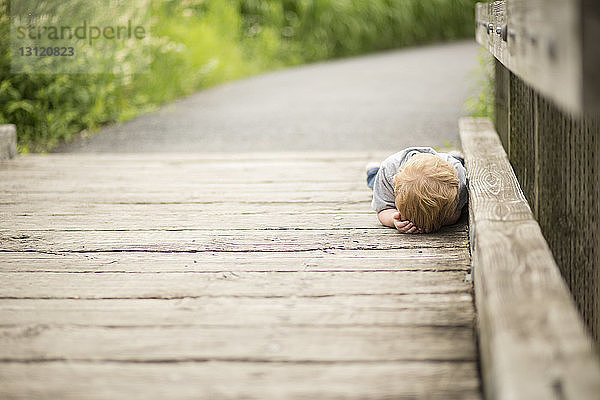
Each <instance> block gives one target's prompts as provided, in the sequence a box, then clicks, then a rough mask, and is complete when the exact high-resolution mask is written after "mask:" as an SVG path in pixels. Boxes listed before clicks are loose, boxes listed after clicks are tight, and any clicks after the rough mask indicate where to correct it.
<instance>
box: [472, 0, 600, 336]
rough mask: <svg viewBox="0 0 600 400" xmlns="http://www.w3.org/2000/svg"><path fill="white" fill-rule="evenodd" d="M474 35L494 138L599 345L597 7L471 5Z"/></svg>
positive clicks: (552, 1) (511, 2) (527, 2)
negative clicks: (488, 76)
mask: <svg viewBox="0 0 600 400" xmlns="http://www.w3.org/2000/svg"><path fill="white" fill-rule="evenodd" d="M476 36H477V40H478V42H479V43H480V44H481V45H483V46H485V47H486V48H487V49H489V51H490V52H491V53H492V54H493V55H494V56H495V58H496V61H495V62H496V80H495V81H496V108H495V109H496V115H495V127H496V130H497V131H498V134H499V136H500V139H501V141H502V144H503V147H504V149H505V150H506V153H507V154H508V158H509V160H510V162H511V164H512V167H513V168H514V171H515V174H516V177H517V178H518V181H519V183H520V185H521V187H522V189H523V192H524V194H525V196H526V198H527V200H528V201H529V205H530V206H531V209H532V212H533V215H534V217H535V218H536V220H537V221H538V222H539V224H540V227H541V230H542V232H543V234H544V237H545V238H546V240H547V241H548V244H549V246H550V248H551V249H552V253H553V255H554V257H555V259H556V261H557V264H558V266H559V268H560V271H561V273H562V276H563V278H564V279H565V280H566V282H567V284H568V286H569V289H570V290H571V293H572V295H573V298H574V299H575V302H576V304H577V306H578V308H579V311H580V312H581V314H582V315H583V318H584V320H585V322H586V324H587V327H588V329H589V331H590V332H591V334H592V335H593V336H594V338H595V339H596V341H597V343H599V344H600V230H599V227H598V226H599V225H600V206H599V204H600V201H599V200H598V199H599V198H600V196H599V194H600V193H599V192H600V184H599V180H600V179H599V178H598V177H599V176H600V46H598V42H597V41H598V39H599V38H600V2H598V1H590V0H543V1H542V0H507V1H496V2H493V3H479V4H478V5H477V28H476Z"/></svg>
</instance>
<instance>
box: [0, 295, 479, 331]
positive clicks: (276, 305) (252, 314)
mask: <svg viewBox="0 0 600 400" xmlns="http://www.w3.org/2000/svg"><path fill="white" fill-rule="evenodd" d="M472 301H473V298H472V296H471V294H470V293H446V294H443V293H436V294H430V295H427V294H423V293H419V294H405V295H397V296H393V295H386V296H360V297H357V296H333V297H293V296H292V297H271V298H264V297H235V298H232V297H203V298H184V299H175V300H162V299H129V300H110V299H109V300H82V299H43V300H39V299H3V300H0V321H1V324H0V326H4V327H19V326H21V327H23V326H35V325H47V326H52V327H54V326H63V327H67V326H80V327H85V326H97V327H105V328H109V327H123V328H126V327H135V326H137V327H143V326H146V327H152V326H180V327H185V326H198V327H202V326H204V327H211V326H212V327H235V326H238V327H245V328H247V329H250V328H253V327H266V326H270V325H278V326H288V327H291V326H320V327H338V328H340V329H343V328H344V327H346V326H363V327H366V326H372V327H373V328H374V329H376V328H377V327H378V326H415V325H416V326H466V327H468V326H472V324H473V304H472ZM224 316H227V318H224Z"/></svg>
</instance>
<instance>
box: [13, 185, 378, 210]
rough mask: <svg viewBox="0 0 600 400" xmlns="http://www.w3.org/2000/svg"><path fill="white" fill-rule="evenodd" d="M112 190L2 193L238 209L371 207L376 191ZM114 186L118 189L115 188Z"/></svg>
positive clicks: (21, 198) (27, 199) (29, 198)
mask: <svg viewBox="0 0 600 400" xmlns="http://www.w3.org/2000/svg"><path fill="white" fill-rule="evenodd" d="M107 189H108V190H111V191H109V192H94V191H89V192H88V191H85V188H82V190H83V191H82V192H79V193H69V194H62V193H27V194H23V193H21V192H19V191H15V192H13V193H9V194H3V195H2V201H3V203H9V204H10V203H31V202H45V203H50V202H66V201H70V202H78V203H162V204H165V203H178V204H181V203H197V204H199V205H202V204H207V203H208V204H210V203H223V202H227V203H229V204H231V205H232V208H233V206H238V209H239V208H241V207H243V205H244V204H248V203H249V204H268V203H335V204H340V203H359V202H360V203H362V204H364V205H365V209H369V208H370V202H371V199H372V194H371V193H370V192H368V191H366V190H364V191H363V190H361V191H348V192H318V191H316V192H295V193H294V192H290V193H276V192H274V193H268V192H258V193H243V192H241V193H240V192H236V193H231V192H224V193H219V192H213V193H204V192H203V191H202V190H200V189H198V190H195V191H189V192H187V191H182V192H178V191H177V190H173V191H169V192H157V193H154V192H149V191H141V192H138V191H131V190H123V191H119V190H120V188H110V187H107ZM113 190H114V191H113Z"/></svg>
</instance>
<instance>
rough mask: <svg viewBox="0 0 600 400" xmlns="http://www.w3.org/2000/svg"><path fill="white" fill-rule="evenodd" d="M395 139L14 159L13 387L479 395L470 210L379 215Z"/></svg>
mask: <svg viewBox="0 0 600 400" xmlns="http://www.w3.org/2000/svg"><path fill="white" fill-rule="evenodd" d="M384 155H385V154H373V153H367V152H362V153H293V154H290V153H277V154H237V155H236V154H226V155H220V154H203V155H198V154H196V155H181V154H179V155H174V154H172V155H166V154H164V155H154V154H148V155H110V154H107V155H93V156H91V155H51V156H29V157H21V158H18V159H17V160H15V161H13V162H10V163H3V164H0V182H1V183H0V190H1V192H2V204H0V212H1V213H2V220H1V221H0V241H1V248H2V251H1V252H0V274H1V276H2V282H3V285H2V286H1V289H0V297H1V300H0V320H1V321H2V327H1V328H0V329H1V330H2V335H0V343H1V346H0V358H1V364H0V397H2V398H61V399H88V398H89V399H91V398H94V399H113V398H145V399H146V398H194V399H198V398H211V399H219V398H239V397H244V398H254V399H281V398H319V399H326V398H342V397H343V398H356V399H364V398H383V397H385V398H428V399H429V398H431V399H433V398H438V399H450V398H473V399H477V398H479V397H480V389H479V385H480V383H479V377H478V373H477V353H476V346H475V338H474V334H473V332H474V329H473V321H474V310H473V305H472V291H471V284H470V283H469V282H466V281H465V275H466V274H468V273H469V264H470V258H469V251H468V247H467V243H466V242H467V240H468V235H467V231H466V222H465V221H462V222H460V223H459V224H457V225H455V226H453V227H449V228H447V229H445V230H443V231H442V232H440V233H438V234H433V235H400V234H398V233H396V232H395V231H394V230H391V229H388V228H384V227H381V226H379V225H378V223H377V220H376V217H375V215H374V213H373V212H371V211H370V206H369V202H370V195H371V194H370V192H369V190H368V189H367V188H366V187H365V185H364V182H363V181H364V177H363V169H362V168H363V165H364V163H365V162H366V161H369V160H372V159H378V158H381V157H382V156H384Z"/></svg>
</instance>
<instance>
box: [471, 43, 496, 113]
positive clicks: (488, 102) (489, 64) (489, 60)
mask: <svg viewBox="0 0 600 400" xmlns="http://www.w3.org/2000/svg"><path fill="white" fill-rule="evenodd" d="M477 58H478V60H479V67H478V68H477V70H475V71H473V73H472V74H471V96H470V97H469V98H468V99H467V101H466V103H465V109H466V111H467V113H468V114H469V115H470V116H471V117H485V118H490V119H491V120H492V121H493V120H494V114H495V111H494V101H495V100H494V99H495V94H494V56H492V55H491V54H490V53H489V52H488V51H487V50H486V49H484V48H483V47H480V49H479V56H478V57H477Z"/></svg>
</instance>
